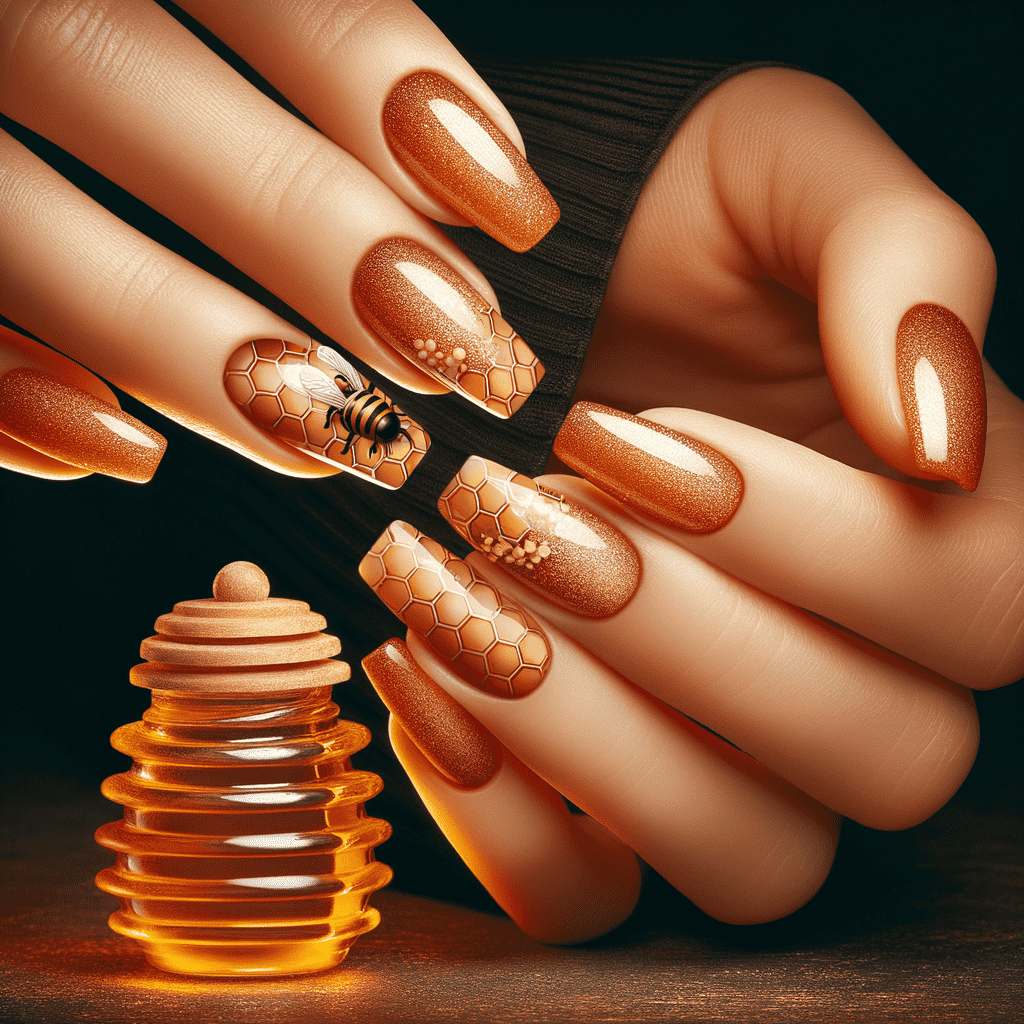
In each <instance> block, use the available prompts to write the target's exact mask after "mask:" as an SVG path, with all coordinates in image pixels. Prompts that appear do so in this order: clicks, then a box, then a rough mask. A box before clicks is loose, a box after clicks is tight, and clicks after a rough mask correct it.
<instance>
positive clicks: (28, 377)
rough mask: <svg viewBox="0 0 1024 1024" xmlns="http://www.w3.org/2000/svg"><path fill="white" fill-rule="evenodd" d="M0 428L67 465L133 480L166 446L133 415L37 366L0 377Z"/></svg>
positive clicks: (147, 471)
mask: <svg viewBox="0 0 1024 1024" xmlns="http://www.w3.org/2000/svg"><path fill="white" fill-rule="evenodd" d="M0 431H3V433H5V434H7V435H8V436H9V437H13V438H14V439H15V440H16V441H20V442H21V443H22V444H25V445H28V447H29V448H34V449H35V450H36V451H37V452H42V453H43V454H44V455H49V456H50V457H51V458H54V459H59V460H60V461H61V462H65V463H67V464H68V465H71V466H78V467H80V468H81V469H87V470H89V471H91V472H93V473H103V474H105V475H106V476H113V477H117V478H118V479H119V480H130V481H131V482H132V483H137V484H142V483H145V482H146V481H147V480H150V479H152V476H153V474H154V473H155V472H156V467H157V466H158V465H159V463H160V460H161V458H163V454H164V450H165V449H166V448H167V441H166V440H165V438H164V437H163V436H162V435H161V434H158V433H157V432H156V431H155V430H151V429H150V428H149V427H147V426H146V424H145V423H141V422H139V420H137V419H135V417H134V416H129V415H128V413H126V412H123V411H122V410H120V409H118V408H117V406H114V405H110V404H109V403H108V402H104V401H103V400H102V399H100V398H97V397H96V396H95V395H92V394H89V393H88V392H87V391H82V390H81V388H77V387H75V386H74V385H73V384H66V383H65V382H63V381H61V380H58V379H57V378H56V377H54V376H52V375H51V374H49V373H43V372H42V371H41V370H29V369H17V370H10V371H9V372H8V373H5V374H4V375H3V376H2V377H0Z"/></svg>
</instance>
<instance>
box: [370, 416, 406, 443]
mask: <svg viewBox="0 0 1024 1024" xmlns="http://www.w3.org/2000/svg"><path fill="white" fill-rule="evenodd" d="M374 433H375V434H376V435H377V440H378V441H382V442H383V443H384V444H387V443H388V442H389V441H394V440H395V438H396V437H398V435H399V434H401V433H402V421H401V420H400V419H399V418H398V414H397V413H394V412H386V413H384V415H383V416H381V418H380V419H379V420H377V425H376V427H375V428H374Z"/></svg>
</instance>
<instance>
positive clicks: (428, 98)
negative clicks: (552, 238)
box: [383, 71, 558, 252]
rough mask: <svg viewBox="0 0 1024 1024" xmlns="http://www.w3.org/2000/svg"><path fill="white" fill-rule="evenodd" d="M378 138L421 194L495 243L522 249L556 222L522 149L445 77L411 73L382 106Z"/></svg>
mask: <svg viewBox="0 0 1024 1024" xmlns="http://www.w3.org/2000/svg"><path fill="white" fill-rule="evenodd" d="M383 124H384V136H385V138H386V139H387V140H388V144H389V145H390V146H391V148H392V149H393V150H394V151H395V154H396V155H397V156H398V158H399V159H400V160H401V161H402V163H403V164H405V166H406V167H407V168H408V170H409V171H410V172H411V173H412V174H413V175H414V176H415V177H416V178H417V179H418V180H419V181H420V183H421V184H422V185H423V187H424V188H425V189H427V191H428V192H430V193H432V194H433V195H434V196H435V197H436V198H438V199H440V200H441V201H442V202H444V203H447V204H448V205H449V206H450V207H451V208H452V209H453V210H456V211H457V212H458V213H461V214H462V216H463V217H465V218H466V220H468V221H471V222H472V223H473V224H475V225H476V226H477V227H479V228H481V229H482V230H483V231H486V232H487V234H489V235H490V236H491V237H492V238H495V239H497V241H499V242H501V244H502V245H505V246H508V248H510V249H513V250H514V251H515V252H523V251H525V250H526V249H529V248H530V247H531V246H533V245H536V244H537V242H539V241H540V240H541V239H542V238H543V237H544V236H545V235H546V234H547V233H548V232H549V231H550V230H551V228H552V227H554V225H555V223H556V222H557V220H558V206H557V205H556V204H555V201H554V199H552V198H551V193H550V192H548V190H547V189H546V188H545V187H544V186H543V185H542V184H541V181H540V178H538V177H537V175H536V174H535V173H534V171H533V168H532V167H530V165H529V164H528V163H527V162H526V158H525V157H524V156H523V154H522V153H520V152H519V150H518V149H516V147H515V146H513V145H512V143H511V142H509V140H508V139H507V138H506V137H505V135H504V133H503V132H501V131H499V129H498V128H497V126H496V125H495V124H494V123H493V122H492V121H491V119H490V118H489V117H488V116H487V115H486V114H485V113H484V112H483V111H482V110H481V109H480V108H479V107H478V106H477V105H476V104H475V103H474V102H473V101H472V100H471V99H470V98H469V97H468V96H467V95H466V94H465V93H464V92H463V91H462V90H461V89H458V88H457V87H456V86H454V85H453V84H452V83H451V82H449V81H448V79H447V78H443V77H442V76H441V75H439V74H436V73H435V72H433V71H417V72H416V73H415V74H412V75H409V76H408V77H406V78H403V79H402V81H400V82H399V83H398V85H396V86H395V88H394V89H392V91H391V94H390V95H389V96H388V98H387V102H386V103H385V104H384V112H383Z"/></svg>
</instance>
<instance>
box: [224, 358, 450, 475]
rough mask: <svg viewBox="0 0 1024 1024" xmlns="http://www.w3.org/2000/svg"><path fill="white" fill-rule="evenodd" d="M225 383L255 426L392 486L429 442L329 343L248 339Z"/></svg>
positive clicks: (414, 464)
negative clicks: (306, 343)
mask: <svg viewBox="0 0 1024 1024" xmlns="http://www.w3.org/2000/svg"><path fill="white" fill-rule="evenodd" d="M224 387H225V388H226V389H227V393H228V395H229V396H230V397H231V399H232V400H233V401H234V402H235V403H237V405H238V406H239V407H240V408H241V409H242V411H243V412H244V413H245V414H246V415H247V416H248V417H249V419H251V420H252V421H253V423H255V424H256V425H257V426H259V427H262V428H263V429H264V430H269V431H270V433H272V434H274V436H275V437H279V438H281V439H282V440H284V441H287V442H288V443H289V444H291V445H294V446H295V447H296V448H301V449H302V451H305V452H309V453H310V454H311V455H313V456H315V457H316V458H318V459H320V460H321V461H323V462H327V463H329V464H330V465H332V466H338V467H339V468H341V469H343V470H348V471H349V472H352V473H359V474H360V475H362V476H365V477H368V478H369V479H370V480H372V481H373V482H374V483H376V484H380V485H381V486H382V487H387V488H390V489H392V490H393V489H395V488H398V487H401V486H402V485H403V484H404V483H405V482H406V480H408V478H409V474H410V473H411V472H412V471H413V470H414V469H415V468H416V467H417V466H418V465H419V464H420V462H421V461H422V459H423V456H424V455H425V454H426V453H427V449H428V448H429V447H430V437H429V435H428V434H427V432H426V431H425V430H424V429H423V428H422V427H421V426H420V425H419V424H418V423H416V422H415V420H412V419H410V418H409V417H408V416H406V415H405V414H404V413H403V412H402V411H401V410H400V409H398V408H397V407H396V406H394V405H392V404H391V401H390V399H388V397H387V396H386V395H385V394H384V392H383V391H381V390H380V389H379V388H375V387H374V386H373V385H372V384H370V382H369V381H368V380H367V379H366V378H365V377H363V376H361V375H360V374H359V372H358V371H357V370H356V369H355V367H354V366H352V364H351V363H349V362H348V361H347V360H346V359H344V358H343V357H342V356H341V354H340V353H339V352H337V351H336V350H335V349H331V348H328V347H326V346H324V345H320V346H315V347H314V348H312V349H309V348H306V347H304V346H302V345H299V344H297V343H295V342H292V341H282V340H281V339H279V338H261V339H260V340H258V341H247V342H245V343H243V344H242V345H240V346H239V347H238V348H237V349H235V351H234V352H233V353H232V354H231V356H230V358H229V359H228V362H227V366H226V367H225V369H224Z"/></svg>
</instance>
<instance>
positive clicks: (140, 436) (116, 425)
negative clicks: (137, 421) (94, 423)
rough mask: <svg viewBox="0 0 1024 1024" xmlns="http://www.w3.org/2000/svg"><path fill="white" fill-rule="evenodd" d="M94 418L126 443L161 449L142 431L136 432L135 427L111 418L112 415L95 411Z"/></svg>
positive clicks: (113, 417) (114, 417)
mask: <svg viewBox="0 0 1024 1024" xmlns="http://www.w3.org/2000/svg"><path fill="white" fill-rule="evenodd" d="M93 416H95V417H96V419H98V420H99V421H100V423H102V424H103V426H105V427H106V428H107V430H110V431H113V433H115V434H117V435H118V436H119V437H123V438H124V439H125V440H126V441H131V443H132V444H137V445H139V447H141V448H159V447H160V445H159V444H157V442H156V441H154V440H153V438H151V437H147V436H146V435H145V434H144V433H142V431H141V430H136V429H135V427H133V426H131V424H129V423H125V422H123V421H122V420H119V419H118V418H117V417H116V416H111V415H110V413H106V412H96V411H93Z"/></svg>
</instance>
